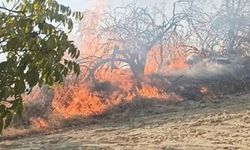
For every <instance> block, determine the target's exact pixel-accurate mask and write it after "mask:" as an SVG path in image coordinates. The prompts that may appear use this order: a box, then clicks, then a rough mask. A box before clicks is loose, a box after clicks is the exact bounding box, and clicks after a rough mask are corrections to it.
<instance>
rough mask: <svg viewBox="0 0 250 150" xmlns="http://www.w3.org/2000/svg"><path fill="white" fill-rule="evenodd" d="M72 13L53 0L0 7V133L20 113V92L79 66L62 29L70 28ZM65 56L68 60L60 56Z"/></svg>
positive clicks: (10, 1)
mask: <svg viewBox="0 0 250 150" xmlns="http://www.w3.org/2000/svg"><path fill="white" fill-rule="evenodd" d="M81 18H82V13H80V12H72V11H71V9H70V8H69V7H66V6H64V5H61V4H59V3H58V2H57V1H56V0H6V1H5V2H4V3H3V5H2V6H0V54H1V55H3V56H5V59H4V60H1V61H0V79H1V80H0V132H1V131H2V129H3V128H6V127H8V126H9V124H10V122H11V120H12V118H13V116H14V115H18V116H21V115H22V112H23V104H22V94H24V93H25V92H30V91H31V90H32V88H33V87H34V86H36V85H37V84H39V85H40V86H41V85H42V84H48V85H52V84H54V83H60V82H62V81H63V78H64V76H66V75H67V74H68V73H69V72H71V71H73V72H75V73H79V72H80V69H79V66H78V64H77V63H75V61H74V60H75V59H77V58H78V57H79V53H80V52H79V51H78V50H77V48H76V47H75V46H74V44H73V42H72V41H70V40H69V39H68V36H67V33H66V32H65V29H67V30H68V31H69V32H70V31H71V30H72V29H73V19H81ZM65 54H66V55H68V56H69V58H70V59H66V58H65V57H64V56H65Z"/></svg>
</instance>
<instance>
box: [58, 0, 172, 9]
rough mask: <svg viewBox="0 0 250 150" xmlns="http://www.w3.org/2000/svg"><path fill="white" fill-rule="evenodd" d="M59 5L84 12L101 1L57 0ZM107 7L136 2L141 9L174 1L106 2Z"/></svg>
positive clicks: (138, 0)
mask: <svg viewBox="0 0 250 150" xmlns="http://www.w3.org/2000/svg"><path fill="white" fill-rule="evenodd" d="M57 1H58V2H59V3H61V4H64V5H67V6H70V7H71V9H73V10H85V9H87V8H91V5H93V4H95V3H98V1H103V0H57ZM107 1H108V6H109V7H116V6H122V5H123V4H127V3H132V2H136V3H137V4H138V5H140V6H143V7H150V6H154V5H156V4H158V5H160V4H162V2H164V1H165V2H169V3H171V2H172V1H174V0H107Z"/></svg>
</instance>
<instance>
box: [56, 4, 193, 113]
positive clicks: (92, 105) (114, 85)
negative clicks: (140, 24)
mask: <svg viewBox="0 0 250 150" xmlns="http://www.w3.org/2000/svg"><path fill="white" fill-rule="evenodd" d="M102 2H103V3H101V4H100V5H98V7H96V8H95V9H94V10H93V11H92V12H90V13H87V14H86V15H85V21H86V22H84V23H83V25H82V26H83V27H84V28H82V29H81V33H82V41H81V45H80V50H81V57H82V58H91V59H93V60H95V61H94V63H98V61H99V60H98V59H97V58H100V57H101V58H102V59H101V60H104V59H107V58H108V56H110V55H111V53H112V50H111V51H110V50H108V51H105V49H104V50H103V49H101V48H100V45H101V43H102V42H103V41H102V39H101V38H100V37H99V36H98V35H97V31H98V26H99V24H100V22H101V20H102V14H103V12H104V8H105V6H106V1H102ZM93 18H94V19H93ZM112 35H113V33H112V32H110V36H112ZM109 44H110V43H109ZM115 45H119V43H113V44H112V43H111V44H110V45H108V46H110V47H114V48H113V49H115V47H116V46H115ZM119 46H120V48H121V47H122V46H121V45H119ZM164 48H165V49H173V51H174V54H175V55H174V56H173V57H172V59H171V61H170V62H166V61H159V58H160V57H169V54H167V53H164V54H161V52H162V51H161V50H162V47H161V46H159V45H156V46H155V47H153V48H152V50H151V51H150V52H149V54H148V56H147V57H148V59H147V60H148V61H147V62H146V66H145V69H144V76H143V77H141V76H139V77H135V75H134V74H133V72H132V71H131V69H129V67H121V66H122V65H123V64H122V63H119V62H113V65H115V67H114V66H112V62H111V64H108V63H107V64H104V65H100V68H99V69H97V70H96V71H95V72H93V76H94V79H89V81H86V80H84V79H83V78H84V77H82V78H78V81H77V84H75V85H73V84H70V82H72V80H74V79H71V78H70V77H69V79H68V81H66V84H65V85H64V86H62V87H55V88H54V98H53V101H52V108H53V110H54V112H55V113H59V114H60V115H62V116H63V117H65V118H71V117H74V116H83V117H89V116H95V115H100V114H102V113H104V112H105V111H107V110H108V109H109V108H110V107H113V106H116V105H120V104H122V103H124V102H129V101H132V100H133V99H134V98H135V97H138V96H139V97H144V98H152V99H154V100H169V99H175V100H178V101H180V100H182V99H181V97H179V96H177V95H175V94H173V93H167V92H166V91H164V88H165V87H166V86H168V85H169V83H168V82H167V81H163V80H162V81H161V80H160V81H156V80H154V79H153V78H152V76H154V74H155V73H157V72H159V71H162V70H166V69H168V70H176V69H184V68H186V67H188V66H187V64H186V61H185V60H186V57H185V55H184V53H183V52H182V51H181V50H180V49H178V47H171V48H169V47H164ZM94 63H93V61H90V62H89V63H86V64H87V65H86V66H85V67H83V68H82V72H83V76H85V73H86V72H87V69H86V68H91V67H93V66H94V65H95V64H94ZM110 66H111V67H110ZM137 83H138V84H137Z"/></svg>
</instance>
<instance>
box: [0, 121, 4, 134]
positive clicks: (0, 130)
mask: <svg viewBox="0 0 250 150" xmlns="http://www.w3.org/2000/svg"><path fill="white" fill-rule="evenodd" d="M3 119H4V118H0V134H2V133H3V127H4V122H3Z"/></svg>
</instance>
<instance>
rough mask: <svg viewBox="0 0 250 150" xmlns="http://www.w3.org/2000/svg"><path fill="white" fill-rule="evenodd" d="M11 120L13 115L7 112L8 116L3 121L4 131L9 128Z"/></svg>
mask: <svg viewBox="0 0 250 150" xmlns="http://www.w3.org/2000/svg"><path fill="white" fill-rule="evenodd" d="M12 118H13V114H12V113H11V112H10V111H9V112H8V114H7V117H6V119H5V123H4V129H5V128H7V127H9V126H10V123H11V121H12Z"/></svg>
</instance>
